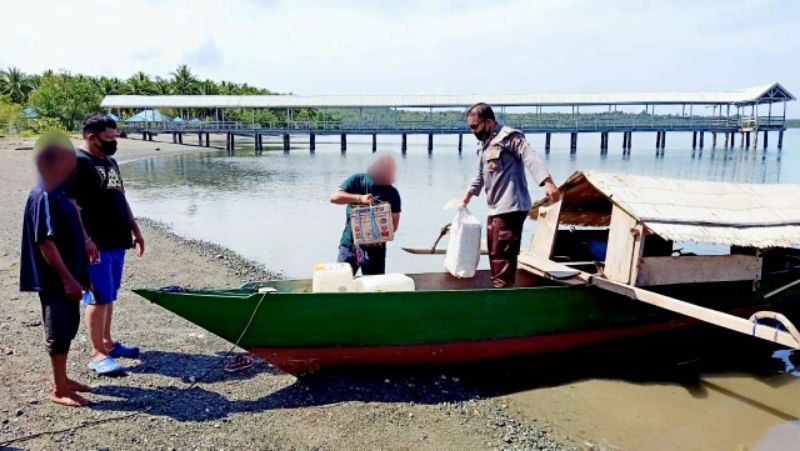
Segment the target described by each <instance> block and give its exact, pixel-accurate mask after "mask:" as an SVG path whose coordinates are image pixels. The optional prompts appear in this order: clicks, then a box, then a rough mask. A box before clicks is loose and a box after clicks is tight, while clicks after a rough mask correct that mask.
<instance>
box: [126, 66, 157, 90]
mask: <svg viewBox="0 0 800 451" xmlns="http://www.w3.org/2000/svg"><path fill="white" fill-rule="evenodd" d="M154 91H155V89H154V86H153V80H151V79H150V76H149V75H147V74H146V73H144V72H142V71H139V72H136V73H135V74H133V75H132V76H131V77H130V78H128V79H127V80H125V85H124V86H123V92H124V93H125V94H131V95H149V94H153V92H154Z"/></svg>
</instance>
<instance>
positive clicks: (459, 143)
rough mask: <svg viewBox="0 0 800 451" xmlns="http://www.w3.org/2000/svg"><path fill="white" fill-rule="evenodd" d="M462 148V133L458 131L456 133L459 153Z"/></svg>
mask: <svg viewBox="0 0 800 451" xmlns="http://www.w3.org/2000/svg"><path fill="white" fill-rule="evenodd" d="M463 148H464V135H463V134H461V133H459V134H458V153H461V150H462V149H463Z"/></svg>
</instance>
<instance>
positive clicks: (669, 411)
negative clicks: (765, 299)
mask: <svg viewBox="0 0 800 451" xmlns="http://www.w3.org/2000/svg"><path fill="white" fill-rule="evenodd" d="M414 138H415V139H414V140H411V141H410V143H409V144H410V145H409V150H408V152H407V154H406V155H405V156H403V155H401V154H400V152H399V148H400V142H399V137H381V138H380V139H379V149H380V151H381V152H390V153H393V154H395V155H396V156H397V160H398V181H397V187H398V189H399V190H400V193H401V196H402V198H403V213H402V219H401V224H400V230H399V232H398V234H397V237H396V241H395V242H394V243H391V244H390V248H389V249H390V250H389V257H388V269H389V270H390V271H401V272H420V271H439V270H441V268H442V261H443V257H442V256H414V255H408V254H405V253H403V252H402V251H401V250H400V246H429V245H431V244H432V242H433V240H434V239H435V238H436V236H437V234H438V230H439V227H440V226H441V225H443V224H445V223H447V222H449V220H450V219H451V217H452V215H453V213H452V212H448V211H444V210H442V206H443V205H444V204H445V203H446V202H447V201H448V200H450V199H452V198H455V197H459V196H460V195H461V194H462V193H463V192H464V190H465V187H466V186H467V184H468V183H469V182H470V180H471V179H472V177H473V175H474V173H475V170H476V167H477V157H476V156H475V153H474V152H473V151H471V150H467V149H466V148H465V150H464V152H463V154H462V155H459V154H458V152H457V150H456V147H455V145H456V140H457V138H456V137H455V136H448V137H437V138H436V142H435V149H434V153H433V155H432V156H428V154H427V150H426V142H425V137H414ZM771 138H772V139H771V141H772V143H773V145H774V143H776V142H777V139H776V138H777V136H771ZM531 139H532V143H533V144H534V146H535V148H542V147H543V137H541V136H533V137H532V138H531ZM579 139H580V142H579V148H578V152H577V154H576V155H570V153H569V151H568V149H567V148H566V146H567V145H568V142H567V140H568V136H554V147H553V150H552V152H551V153H550V155H547V156H545V155H542V157H543V158H544V159H545V160H546V162H547V164H548V166H549V167H550V170H551V173H552V174H553V176H554V177H555V178H556V179H557V181H561V180H563V179H564V178H565V177H567V176H568V175H569V174H571V173H572V172H573V171H575V170H578V169H599V170H604V171H615V172H627V173H639V174H651V175H661V176H670V177H681V178H687V179H698V180H716V181H729V182H753V183H789V182H800V131H790V132H788V133H787V134H786V137H785V143H784V144H785V146H784V150H783V151H782V152H778V151H777V150H776V149H775V148H774V147H773V148H772V149H770V150H768V151H767V152H764V151H762V150H749V151H745V150H740V149H738V148H737V149H735V150H730V151H723V150H721V149H718V150H713V149H711V148H706V149H705V150H704V151H703V152H702V153H701V152H700V151H696V152H693V151H692V150H691V142H690V139H691V135H689V134H677V133H673V134H670V135H668V136H667V149H666V152H665V155H664V156H663V157H657V156H656V154H655V147H654V146H655V135H651V134H648V135H636V136H634V138H633V139H634V148H633V150H632V153H631V155H629V156H623V154H622V152H621V150H620V147H621V142H620V137H618V136H612V137H611V142H610V150H609V152H608V154H607V155H600V151H599V150H598V149H599V138H598V137H596V136H590V135H583V136H580V138H579ZM294 141H295V142H294V143H293V144H295V145H296V146H297V147H296V148H294V149H292V151H291V152H289V153H284V152H282V151H275V152H265V153H264V154H263V155H262V156H258V157H256V156H253V155H252V154H253V151H252V148H244V147H243V148H241V149H239V150H238V151H237V155H236V156H233V157H231V156H227V155H225V153H224V152H202V151H198V153H197V154H193V155H183V156H163V157H156V158H149V159H145V160H139V161H134V162H131V163H129V164H127V165H126V166H125V167H124V168H123V171H124V172H125V176H126V178H127V181H128V187H129V196H130V200H131V203H132V205H133V208H134V210H135V212H136V213H137V214H139V215H143V216H147V217H151V218H154V219H158V220H162V221H165V222H167V223H170V224H172V225H173V226H174V228H175V230H176V231H177V232H178V233H180V234H183V235H187V236H190V237H194V238H200V239H205V240H209V241H213V242H216V243H219V244H222V245H224V246H227V247H229V248H231V249H234V250H236V251H238V252H239V253H241V254H243V255H245V256H246V257H249V258H251V259H254V260H257V261H259V262H261V263H264V264H265V265H266V266H267V268H270V269H273V270H281V271H284V272H285V273H286V274H287V275H289V276H294V277H310V275H311V271H312V267H313V265H314V264H315V263H318V262H327V261H334V260H335V258H336V253H337V243H338V240H339V236H340V234H341V230H342V226H343V224H344V220H345V218H344V207H341V206H334V205H331V204H329V203H328V196H329V195H330V193H331V192H332V191H333V190H334V189H335V188H336V186H337V185H338V184H339V183H341V182H342V180H344V179H345V178H346V177H347V176H349V175H351V174H352V173H354V172H357V171H363V170H364V168H366V167H367V165H369V163H370V162H371V161H372V160H373V158H374V156H373V154H372V152H371V151H370V141H369V138H367V139H363V138H362V139H359V138H358V137H349V143H348V144H349V149H348V151H347V153H346V154H342V153H341V152H340V151H339V142H338V139H336V138H329V140H327V141H326V140H323V139H321V138H320V137H318V141H317V149H318V150H317V151H316V153H314V154H311V153H310V152H309V151H308V147H307V143H305V142H298V140H297V138H294ZM710 141H711V139H710V137H707V142H708V143H709V144H710ZM467 142H469V143H470V144H472V139H471V138H468V139H465V144H466V143H467ZM273 145H274V143H273ZM470 148H471V147H470ZM122 152H124V143H123V147H122ZM531 186H532V185H531ZM534 193H535V195H536V196H537V197H538V196H541V190H540V189H538V188H535V191H534ZM471 208H472V210H473V212H474V213H475V214H476V215H478V216H479V217H481V218H485V214H486V207H485V204H484V203H483V199H482V198H478V199H476V200H475V201H473V203H472V206H471ZM526 227H527V228H528V230H527V232H528V233H526V236H527V237H530V235H531V233H530V232H531V231H532V230H531V229H532V228H533V227H532V224H531V223H529V224H528V225H527V226H526ZM528 241H529V238H528ZM483 264H484V265H485V259H484V262H483ZM737 338H738V337H737ZM706 339H707V337H703V338H701V339H698V338H691V337H689V338H687V339H685V343H683V344H680V343H676V342H673V341H669V342H667V343H663V344H661V345H657V344H642V345H641V346H643V348H642V353H643V354H642V355H651V354H653V355H657V356H659V358H656V359H655V361H656V362H659V365H661V358H660V357H662V356H663V355H664V354H670V353H673V351H674V353H675V354H676V355H675V356H674V357H672V358H666V357H665V359H664V360H665V361H666V362H684V361H686V362H694V361H695V358H696V357H697V355H704V356H706V353H708V355H707V356H706V357H707V358H704V359H703V360H702V362H707V361H710V362H712V363H713V362H717V363H719V362H722V363H720V366H719V367H718V368H717V367H714V366H713V365H711V367H710V368H705V367H703V368H702V369H699V370H698V374H696V375H692V376H691V377H687V376H685V375H683V370H680V371H679V369H680V368H684V367H685V365H684V364H683V363H681V364H677V365H675V367H674V368H673V367H672V366H670V365H669V364H666V365H661V366H658V367H657V369H656V370H654V372H653V373H648V372H647V371H646V370H643V369H642V367H641V358H640V357H630V356H632V355H637V354H636V352H637V351H635V349H634V351H631V350H626V349H627V348H625V346H626V345H622V348H621V349H618V348H612V350H610V351H608V354H602V357H598V360H597V361H596V362H592V361H591V359H587V358H583V359H580V365H577V367H578V368H579V371H578V376H574V377H575V379H574V380H573V379H570V376H569V374H570V373H569V372H568V371H566V372H565V365H564V364H565V362H560V363H554V364H552V365H544V366H537V365H534V367H533V368H532V369H531V370H529V371H522V372H521V376H520V377H521V378H522V379H523V380H524V381H525V384H524V385H523V386H521V387H520V388H518V389H514V388H511V389H510V390H511V392H516V393H513V394H512V395H511V398H510V399H511V401H512V402H514V403H515V405H516V406H522V410H521V411H522V412H529V413H532V415H533V416H534V418H535V419H537V420H538V419H539V418H540V417H544V418H545V419H546V420H547V421H551V422H553V423H554V424H558V425H559V426H558V428H559V430H560V431H562V432H563V433H565V434H566V435H567V436H571V437H584V436H589V437H596V438H602V439H603V440H607V441H608V442H609V443H612V444H617V445H619V446H620V447H622V448H626V449H643V448H652V449H745V448H747V449H764V450H773V449H781V450H782V449H792V448H794V447H796V444H797V443H798V440H800V423H799V422H798V420H797V419H798V418H800V411H798V407H797V402H796V401H797V399H798V398H797V396H798V393H800V391H799V390H800V379H797V378H796V377H792V375H794V376H797V375H798V373H797V371H798V369H797V368H796V367H794V366H793V364H792V363H791V362H789V361H786V362H785V366H786V368H785V369H784V368H783V367H784V365H783V364H781V362H780V361H777V365H778V366H779V367H780V368H778V369H777V370H775V369H770V368H772V367H773V366H775V364H776V361H773V363H772V364H768V363H765V362H764V361H763V358H765V357H768V356H769V353H770V352H771V348H768V347H767V346H765V345H764V344H763V343H762V342H757V343H756V342H752V341H746V342H745V341H743V340H747V338H746V337H743V338H741V339H740V340H742V341H741V343H742V344H736V345H731V343H730V342H725V343H722V344H719V345H718V346H715V345H713V344H709V345H706V347H703V349H704V350H697V348H698V346H697V345H698V343H705V341H706ZM637 343H638V342H637ZM737 343H738V342H737ZM745 343H746V346H753V347H757V346H762V348H766V350H765V349H762V348H757V350H755V351H743V349H744V347H745ZM659 346H660V347H659ZM656 349H660V351H658V350H656ZM709 349H710V350H712V351H708V350H709ZM714 349H717V350H719V351H727V353H721V355H719V356H717V352H716V351H713V350H714ZM587 352H589V354H590V355H591V352H590V351H587ZM684 352H686V353H687V355H686V356H684V355H683V353H684ZM695 354H697V355H695ZM615 355H616V356H621V357H619V358H618V359H617V360H616V361H614V360H613V359H611V360H610V361H609V360H608V359H607V357H609V358H610V357H613V356H615ZM625 356H628V357H625ZM628 358H629V359H630V361H627V360H626V359H628ZM784 358H785V356H784ZM751 360H752V361H751ZM567 363H568V362H567ZM684 363H685V362H684ZM715 364H716V363H715ZM703 365H707V363H704V364H703ZM566 366H567V367H568V366H569V364H567V365H566ZM742 366H743V367H745V368H749V370H748V371H745V372H744V373H742V372H741V367H742ZM753 368H755V369H753ZM547 369H549V371H550V373H553V374H554V375H555V376H553V377H555V378H556V379H555V380H550V379H548V376H547V374H550V373H548V372H547V371H548V370H547ZM781 370H783V371H781ZM598 371H599V374H598ZM604 371H606V372H608V371H610V372H611V373H610V374H606V372H604ZM514 373H519V372H518V371H512V372H511V373H509V374H514ZM662 373H664V374H662ZM672 373H680V375H679V376H676V377H674V378H673V377H671V376H670V375H671V374H672ZM565 374H566V375H567V376H565ZM532 375H533V376H535V375H538V376H539V377H540V378H543V379H544V380H545V383H543V384H542V385H541V386H539V385H536V384H535V383H534V385H533V386H535V387H536V388H537V389H536V390H529V389H528V388H531V387H532V385H531V377H532ZM497 377H498V375H497V374H495V373H494V372H493V373H492V378H491V381H492V382H491V383H490V384H489V385H490V386H491V387H496V386H498V385H499V386H502V387H505V386H509V385H511V386H513V384H512V383H510V382H508V381H507V380H505V379H501V380H499V381H498V379H497ZM509 377H510V376H509ZM534 379H535V378H534ZM562 379H563V380H562ZM686 380H689V382H686ZM609 405H610V406H615V407H614V409H618V411H617V413H615V415H613V416H609V415H608V408H607V407H606V406H609ZM619 412H627V413H626V415H628V416H627V417H626V416H625V415H621V416H620V415H619ZM732 427H733V428H735V433H732ZM648 437H651V438H648ZM655 443H658V445H656V444H655Z"/></svg>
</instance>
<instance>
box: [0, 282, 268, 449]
mask: <svg viewBox="0 0 800 451" xmlns="http://www.w3.org/2000/svg"><path fill="white" fill-rule="evenodd" d="M268 294H269V293H263V294H262V295H261V298H259V300H258V302H257V303H256V306H255V308H254V309H253V313H251V314H250V319H248V320H247V324H245V326H244V329H242V333H241V334H239V338H237V339H236V343H234V344H233V346H231V348H230V349H228V352H226V353H225V356H224V357H223V358H222V360H221V363H220V364H219V365H212V366H210V367H208V368H207V369H206V371H205V372H204V373H203V374H202V375H200V377H198V378H196V379H195V380H194V382H192V383H191V384H189V385H187V386H186V387H184V388H182V389H181V390H180V391H178V392H177V393H176V395H175V396H174V397H173V398H172V399H171V400H169V401H167V402H165V403H163V404H160V406H161V407H162V408H168V407H170V406H172V405H173V404H175V402H176V401H178V400H180V399H182V398H183V396H184V395H185V394H186V392H188V391H189V390H191V389H193V388H194V387H195V386H196V385H197V384H199V383H200V382H202V380H203V379H205V378H206V377H207V376H208V375H210V374H211V372H212V371H214V370H219V369H220V368H221V367H224V366H225V361H226V360H227V359H228V358H229V357H230V356H231V354H233V351H235V350H236V348H238V347H239V343H241V341H242V339H243V338H244V336H245V335H246V334H247V331H248V330H249V329H250V325H252V324H253V319H255V317H256V313H257V312H258V309H259V308H260V307H261V303H262V302H264V298H266V297H267V295H268ZM152 409H153V406H149V407H147V408H145V409H144V410H142V411H140V412H131V413H126V414H124V415H118V416H115V417H110V418H101V419H98V420H89V421H83V422H81V423H80V424H78V425H77V426H71V427H68V428H63V429H52V430H49V431H40V432H34V433H32V434H28V435H23V436H21V437H15V438H12V439H10V440H7V441H4V442H0V449H2V448H6V447H9V446H11V445H13V444H14V443H20V442H26V441H28V440H33V439H35V438H39V437H44V436H48V435H58V434H63V433H67V432H70V431H76V430H78V429H84V428H88V427H92V426H97V425H99V424H105V423H111V422H114V421H120V420H125V419H127V418H132V417H135V416H137V415H142V414H145V413H147V412H149V411H150V410H152Z"/></svg>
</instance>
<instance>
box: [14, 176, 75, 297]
mask: <svg viewBox="0 0 800 451" xmlns="http://www.w3.org/2000/svg"><path fill="white" fill-rule="evenodd" d="M46 240H52V241H53V243H55V245H56V248H57V249H58V253H59V254H60V255H61V259H62V260H63V261H64V265H65V266H66V267H67V269H68V270H69V272H70V273H71V274H72V277H74V278H75V280H77V281H78V283H80V284H81V285H82V286H83V287H84V288H88V287H89V260H88V259H87V258H86V247H85V243H84V238H83V229H82V228H81V222H80V218H79V217H78V209H77V208H75V204H73V201H72V198H71V196H70V195H69V194H67V193H66V192H65V191H64V189H63V188H61V189H57V190H53V191H51V192H49V193H48V192H47V191H45V190H44V189H43V188H41V187H37V188H34V189H33V190H31V193H30V195H29V196H28V203H27V204H25V219H24V221H23V225H22V246H21V248H20V258H21V261H20V271H19V288H20V290H22V291H45V292H50V293H63V292H64V282H63V281H62V280H61V277H60V276H59V275H58V273H56V272H55V270H53V268H51V267H50V265H49V264H48V263H47V262H45V261H44V257H43V256H42V252H41V250H40V249H39V244H40V243H42V242H44V241H46Z"/></svg>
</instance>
